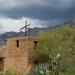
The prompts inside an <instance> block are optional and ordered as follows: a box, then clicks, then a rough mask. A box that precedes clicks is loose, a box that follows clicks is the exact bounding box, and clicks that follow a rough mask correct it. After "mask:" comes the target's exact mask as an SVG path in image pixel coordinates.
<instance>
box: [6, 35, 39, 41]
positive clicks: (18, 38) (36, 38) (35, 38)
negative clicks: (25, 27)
mask: <svg viewBox="0 0 75 75" xmlns="http://www.w3.org/2000/svg"><path fill="white" fill-rule="evenodd" d="M21 39H33V40H37V41H38V40H39V39H38V37H30V36H29V37H13V38H8V39H7V40H21Z"/></svg>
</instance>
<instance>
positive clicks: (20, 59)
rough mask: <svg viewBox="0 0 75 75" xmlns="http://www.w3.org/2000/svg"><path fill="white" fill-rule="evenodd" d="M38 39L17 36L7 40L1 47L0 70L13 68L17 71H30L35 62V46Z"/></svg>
mask: <svg viewBox="0 0 75 75" xmlns="http://www.w3.org/2000/svg"><path fill="white" fill-rule="evenodd" d="M37 43H38V39H37V38H34V37H16V38H10V39H7V41H6V46H5V47H3V48H0V71H6V70H8V69H11V68H12V69H13V70H15V71H17V72H25V71H29V70H30V69H31V68H32V66H33V64H34V62H35V57H34V48H35V47H36V46H37Z"/></svg>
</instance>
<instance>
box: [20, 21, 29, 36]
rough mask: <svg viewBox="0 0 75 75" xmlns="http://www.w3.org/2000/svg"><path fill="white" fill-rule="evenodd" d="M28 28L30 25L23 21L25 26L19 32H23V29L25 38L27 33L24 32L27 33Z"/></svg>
mask: <svg viewBox="0 0 75 75" xmlns="http://www.w3.org/2000/svg"><path fill="white" fill-rule="evenodd" d="M28 26H30V24H27V21H25V26H24V27H22V28H21V29H20V30H23V29H24V30H25V36H27V32H26V31H27V29H29V28H28ZM29 30H30V29H29Z"/></svg>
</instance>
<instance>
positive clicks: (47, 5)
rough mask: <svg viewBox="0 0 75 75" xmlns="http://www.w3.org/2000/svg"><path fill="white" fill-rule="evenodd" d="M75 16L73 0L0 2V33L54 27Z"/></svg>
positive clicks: (4, 0) (15, 0) (12, 0)
mask: <svg viewBox="0 0 75 75" xmlns="http://www.w3.org/2000/svg"><path fill="white" fill-rule="evenodd" d="M73 16H75V0H0V33H4V32H8V31H19V29H20V28H21V27H22V26H24V23H25V21H26V20H27V21H28V23H31V27H45V26H54V25H56V24H60V23H62V22H64V21H68V20H70V19H72V17H73Z"/></svg>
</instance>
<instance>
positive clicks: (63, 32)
mask: <svg viewBox="0 0 75 75" xmlns="http://www.w3.org/2000/svg"><path fill="white" fill-rule="evenodd" d="M39 38H40V40H41V42H40V45H39V47H38V48H37V49H36V50H35V52H36V55H37V56H40V55H44V54H45V55H48V56H52V57H54V56H56V54H58V53H60V55H61V63H62V69H61V70H62V72H63V73H65V74H67V75H68V74H70V75H74V74H75V28H74V27H72V28H70V27H62V28H58V29H55V30H50V31H48V32H41V33H40V35H39Z"/></svg>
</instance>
